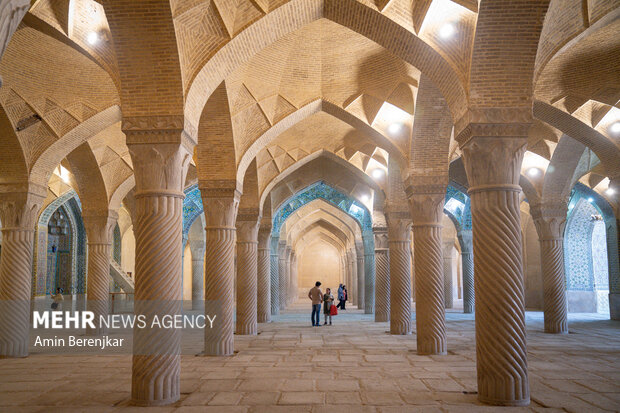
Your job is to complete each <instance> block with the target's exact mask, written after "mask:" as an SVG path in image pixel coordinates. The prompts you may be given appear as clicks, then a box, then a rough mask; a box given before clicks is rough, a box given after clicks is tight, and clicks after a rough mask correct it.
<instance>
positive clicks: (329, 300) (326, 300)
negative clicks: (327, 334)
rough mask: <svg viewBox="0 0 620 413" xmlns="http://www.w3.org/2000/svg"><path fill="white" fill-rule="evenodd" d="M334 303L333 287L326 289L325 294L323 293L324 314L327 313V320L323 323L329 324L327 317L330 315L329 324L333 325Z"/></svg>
mask: <svg viewBox="0 0 620 413" xmlns="http://www.w3.org/2000/svg"><path fill="white" fill-rule="evenodd" d="M333 303H334V296H333V295H332V290H331V288H328V289H326V290H325V294H323V314H325V322H324V323H323V325H326V324H327V317H329V325H330V326H331V325H332V314H331V309H332V304H333Z"/></svg>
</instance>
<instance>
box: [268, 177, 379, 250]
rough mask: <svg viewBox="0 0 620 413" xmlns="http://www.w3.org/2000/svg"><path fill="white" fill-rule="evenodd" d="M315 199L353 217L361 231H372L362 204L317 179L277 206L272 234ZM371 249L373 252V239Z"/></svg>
mask: <svg viewBox="0 0 620 413" xmlns="http://www.w3.org/2000/svg"><path fill="white" fill-rule="evenodd" d="M315 199H322V200H324V201H327V202H329V203H330V204H332V205H334V206H336V207H337V208H339V209H341V210H342V211H344V212H345V213H346V214H348V215H349V216H351V217H353V218H354V219H355V220H356V221H357V222H358V223H359V224H360V227H361V228H362V233H366V234H370V233H372V217H371V214H370V212H369V211H368V209H366V207H365V206H364V205H362V204H361V203H359V202H358V201H356V200H355V199H353V198H351V197H350V196H348V195H345V194H343V193H342V192H340V191H338V190H337V189H335V188H333V187H331V186H330V185H328V184H326V183H325V182H324V181H319V182H316V183H314V184H312V185H310V186H308V187H306V188H305V189H303V190H301V191H300V192H298V193H296V194H295V195H293V196H292V197H291V198H289V199H288V200H287V201H286V202H284V203H283V204H282V205H281V206H280V207H279V208H278V210H277V211H276V212H275V213H274V214H273V227H272V231H271V233H272V236H275V235H276V234H279V233H280V229H281V228H282V224H284V222H285V221H286V219H287V218H288V217H289V216H290V215H291V214H292V213H293V212H295V211H296V210H298V209H299V208H301V207H302V206H304V205H306V204H308V203H310V202H312V201H314V200H315ZM372 251H373V252H374V241H373V242H372Z"/></svg>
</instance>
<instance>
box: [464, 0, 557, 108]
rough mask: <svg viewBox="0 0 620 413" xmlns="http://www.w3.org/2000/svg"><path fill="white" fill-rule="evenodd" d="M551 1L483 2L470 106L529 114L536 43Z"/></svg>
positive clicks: (501, 0)
mask: <svg viewBox="0 0 620 413" xmlns="http://www.w3.org/2000/svg"><path fill="white" fill-rule="evenodd" d="M548 3H549V1H548V0H541V1H536V2H532V1H528V0H482V1H481V2H480V6H479V9H478V20H477V23H476V34H475V37H474V47H473V52H472V57H471V62H472V65H471V74H470V84H469V106H470V107H471V108H476V109H490V108H498V107H503V108H523V109H528V110H529V108H530V105H531V102H532V95H533V82H532V79H533V75H534V64H535V60H536V53H537V50H538V41H539V37H540V32H541V31H542V26H543V19H544V15H545V12H546V11H547V6H548ZM515 62H519V64H515ZM498 102H501V103H498Z"/></svg>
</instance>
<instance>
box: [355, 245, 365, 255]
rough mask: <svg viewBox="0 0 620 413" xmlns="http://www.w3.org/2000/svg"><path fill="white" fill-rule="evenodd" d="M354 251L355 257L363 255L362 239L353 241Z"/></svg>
mask: <svg viewBox="0 0 620 413" xmlns="http://www.w3.org/2000/svg"><path fill="white" fill-rule="evenodd" d="M355 253H356V254H357V257H358V258H359V257H360V256H362V255H364V242H363V241H355Z"/></svg>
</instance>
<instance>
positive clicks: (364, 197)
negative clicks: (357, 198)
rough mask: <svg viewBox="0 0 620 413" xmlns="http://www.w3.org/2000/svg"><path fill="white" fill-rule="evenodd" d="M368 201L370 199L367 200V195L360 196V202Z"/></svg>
mask: <svg viewBox="0 0 620 413" xmlns="http://www.w3.org/2000/svg"><path fill="white" fill-rule="evenodd" d="M369 200H370V198H368V195H366V194H364V195H362V202H368V201H369Z"/></svg>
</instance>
